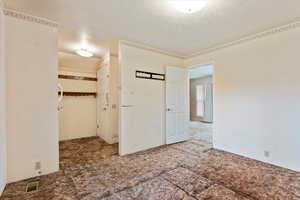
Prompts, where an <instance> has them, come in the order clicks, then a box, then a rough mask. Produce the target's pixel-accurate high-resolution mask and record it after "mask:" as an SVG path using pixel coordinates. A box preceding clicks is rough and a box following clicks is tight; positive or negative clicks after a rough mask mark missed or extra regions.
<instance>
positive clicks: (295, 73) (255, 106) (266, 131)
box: [185, 28, 300, 171]
mask: <svg viewBox="0 0 300 200" xmlns="http://www.w3.org/2000/svg"><path fill="white" fill-rule="evenodd" d="M299 52H300V29H299V28H298V29H294V30H289V31H286V32H281V33H278V34H274V35H271V36H268V37H264V38H260V39H256V40H255V41H250V42H247V43H243V44H240V45H236V46H232V47H229V48H227V49H223V50H218V51H215V52H213V53H210V54H206V55H202V56H198V57H194V58H191V59H187V60H186V61H185V65H186V66H194V65H197V64H205V63H211V62H213V64H214V69H215V74H214V75H215V76H214V82H215V85H214V86H215V88H214V91H215V99H214V100H215V101H214V103H215V105H214V111H215V112H214V116H215V118H214V122H215V133H214V138H213V141H214V147H215V148H217V149H222V150H225V151H229V152H232V153H236V154H239V155H243V156H246V157H250V158H254V159H257V160H261V161H265V162H269V163H272V164H275V165H279V166H282V167H286V168H290V169H293V170H297V171H300V159H299V152H300V135H299V129H300V123H299V114H300V104H299V102H300V78H299V74H300V67H299V66H300V60H299ZM266 150H267V151H270V157H269V158H267V157H265V156H264V151H266Z"/></svg>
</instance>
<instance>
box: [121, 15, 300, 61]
mask: <svg viewBox="0 0 300 200" xmlns="http://www.w3.org/2000/svg"><path fill="white" fill-rule="evenodd" d="M299 27H300V20H298V21H294V22H291V23H289V24H285V25H282V26H278V27H274V28H271V29H268V30H265V31H262V32H259V33H256V34H253V35H248V36H246V37H242V38H240V39H238V40H234V41H231V42H227V43H223V44H220V45H216V46H213V47H210V48H206V49H203V50H201V51H198V52H196V53H192V54H190V55H187V56H185V55H179V54H174V53H172V52H168V51H164V50H161V49H157V48H153V47H149V46H146V45H142V44H139V43H135V42H130V41H126V40H121V41H120V43H123V44H126V45H129V46H133V47H136V48H141V49H145V50H150V51H153V52H156V53H161V54H165V55H168V56H173V57H177V58H181V59H188V58H193V57H196V56H200V55H204V54H208V53H212V52H214V51H217V50H221V49H225V48H229V47H232V46H236V45H239V44H242V43H246V42H249V41H254V40H257V39H260V38H265V37H268V36H271V35H274V34H278V33H282V32H285V31H289V30H292V29H296V28H299Z"/></svg>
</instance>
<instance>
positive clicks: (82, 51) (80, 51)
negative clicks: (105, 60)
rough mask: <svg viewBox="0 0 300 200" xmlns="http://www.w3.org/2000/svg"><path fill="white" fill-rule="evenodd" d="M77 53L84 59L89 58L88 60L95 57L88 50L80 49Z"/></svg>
mask: <svg viewBox="0 0 300 200" xmlns="http://www.w3.org/2000/svg"><path fill="white" fill-rule="evenodd" d="M76 53H77V54H78V55H80V56H82V57H87V58H90V57H92V56H93V53H91V52H89V51H88V50H86V49H79V50H77V51H76Z"/></svg>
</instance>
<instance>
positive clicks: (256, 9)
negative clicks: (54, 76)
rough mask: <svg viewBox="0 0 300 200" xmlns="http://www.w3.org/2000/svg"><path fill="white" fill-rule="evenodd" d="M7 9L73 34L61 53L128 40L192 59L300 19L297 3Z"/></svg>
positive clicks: (59, 4)
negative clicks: (191, 8)
mask: <svg viewBox="0 0 300 200" xmlns="http://www.w3.org/2000/svg"><path fill="white" fill-rule="evenodd" d="M6 6H7V7H8V8H12V9H17V10H19V11H23V12H26V13H29V14H32V15H36V16H40V17H45V18H48V19H51V20H54V21H57V22H58V23H60V24H61V25H62V27H64V29H65V30H73V31H72V33H71V32H70V31H69V32H68V31H63V33H62V34H64V35H62V36H60V49H66V50H72V48H74V47H66V46H67V45H66V44H67V43H71V40H72V41H75V40H76V37H74V35H75V36H76V35H77V36H78V39H77V40H80V38H82V37H85V38H90V41H91V42H90V43H91V45H95V51H97V52H98V53H97V54H98V55H101V54H102V53H101V52H102V51H105V49H106V47H105V45H102V44H103V43H105V42H102V41H105V40H109V41H110V40H128V41H132V42H136V43H140V44H144V45H149V46H151V47H154V48H159V49H162V50H165V51H168V52H172V53H174V54H177V55H180V56H188V55H191V54H194V53H196V52H198V51H202V50H204V49H206V48H210V47H213V46H215V45H219V44H222V43H226V42H230V41H233V40H236V39H239V38H241V37H244V36H246V35H249V34H254V33H257V32H260V31H264V30H266V29H269V28H272V27H274V26H279V25H283V24H286V23H289V22H292V21H295V20H298V19H299V18H300V1H299V0H208V5H207V7H206V8H205V9H203V10H202V11H201V12H198V13H194V14H191V15H187V14H183V13H179V12H177V11H176V10H175V9H174V8H173V7H172V6H170V4H169V0H7V1H6ZM70 35H71V36H70ZM72 35H73V36H72ZM70 38H71V39H70ZM99 38H101V39H99ZM78 42H80V41H78ZM103 46H104V47H103ZM97 48H98V49H97Z"/></svg>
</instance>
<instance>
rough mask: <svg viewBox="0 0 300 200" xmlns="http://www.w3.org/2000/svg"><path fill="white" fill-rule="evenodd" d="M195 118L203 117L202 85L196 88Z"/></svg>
mask: <svg viewBox="0 0 300 200" xmlns="http://www.w3.org/2000/svg"><path fill="white" fill-rule="evenodd" d="M196 95H197V96H196V97H197V116H198V117H204V96H205V94H204V85H197V86H196Z"/></svg>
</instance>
